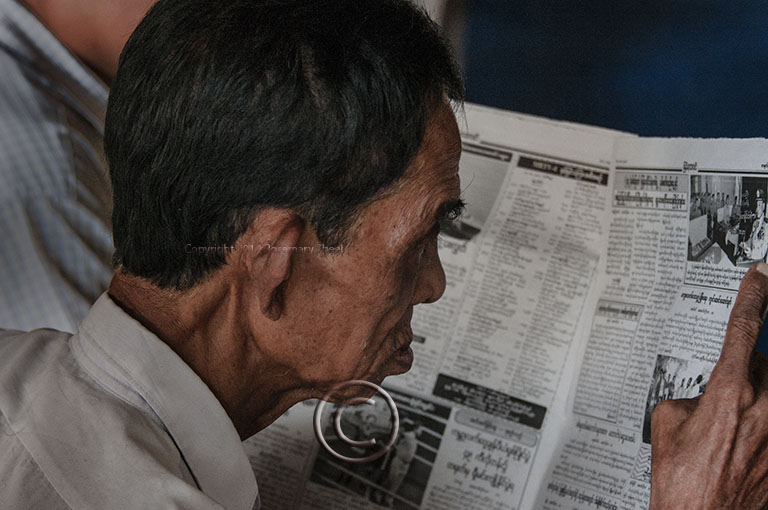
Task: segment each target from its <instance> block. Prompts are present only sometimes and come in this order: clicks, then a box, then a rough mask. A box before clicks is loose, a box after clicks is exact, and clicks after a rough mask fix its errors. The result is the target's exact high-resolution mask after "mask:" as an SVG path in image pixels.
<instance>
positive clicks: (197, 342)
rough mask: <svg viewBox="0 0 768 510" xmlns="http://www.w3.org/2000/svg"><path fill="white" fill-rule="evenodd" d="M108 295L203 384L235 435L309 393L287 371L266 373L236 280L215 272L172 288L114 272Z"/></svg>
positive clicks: (255, 429) (273, 417)
mask: <svg viewBox="0 0 768 510" xmlns="http://www.w3.org/2000/svg"><path fill="white" fill-rule="evenodd" d="M109 295H110V297H111V298H112V299H113V301H115V303H117V305H118V306H120V307H121V308H122V309H123V310H124V311H125V312H126V313H128V314H129V315H131V316H132V317H133V318H134V319H136V320H137V321H139V322H140V323H141V324H142V325H143V326H144V327H145V328H147V329H148V330H149V331H151V332H152V333H154V334H155V335H156V336H157V337H158V338H159V339H160V340H162V341H163V342H165V343H166V344H168V346H169V347H170V348H171V349H173V351H174V352H176V354H178V355H179V357H180V358H181V359H182V360H184V362H185V363H186V364H187V365H189V367H190V368H191V369H192V370H193V371H194V372H195V373H196V374H197V375H198V376H199V377H200V378H201V379H202V380H203V381H204V382H205V383H206V384H207V385H208V387H209V389H210V390H211V391H212V392H213V394H214V395H215V396H216V398H217V399H218V400H219V402H220V403H221V405H222V407H224V409H225V411H226V412H227V414H228V415H229V417H230V419H231V420H232V422H233V424H234V425H235V428H236V429H237V431H238V433H239V434H240V437H241V438H243V439H246V438H248V437H250V436H251V435H253V434H255V433H256V432H258V431H259V430H261V429H262V428H264V427H266V426H267V425H269V424H270V423H272V422H273V421H274V420H276V419H277V418H278V417H279V416H280V415H281V414H283V413H284V412H285V411H287V410H288V409H289V408H290V407H291V406H292V405H293V404H295V403H297V402H299V401H301V400H304V399H305V398H308V397H309V396H310V395H309V393H307V392H306V391H303V390H301V389H300V388H299V387H298V385H297V384H295V381H292V380H291V379H290V377H287V374H285V373H270V371H269V369H268V367H270V364H269V363H267V362H266V360H265V359H263V356H262V354H261V352H260V350H259V348H258V340H257V339H256V338H253V336H252V334H251V333H249V328H248V327H247V325H246V324H245V323H244V320H243V318H242V315H243V314H242V313H241V310H242V308H241V304H240V303H239V300H238V290H237V286H236V285H231V286H230V285H227V284H226V282H225V281H224V282H222V279H220V278H216V279H211V280H209V281H208V282H204V283H202V284H199V285H197V286H196V287H194V288H193V289H191V290H188V291H184V292H178V291H174V290H165V289H160V288H158V287H157V286H155V285H153V284H152V283H150V282H148V281H147V280H144V279H141V278H137V277H134V276H131V275H127V274H125V273H122V272H118V273H117V274H116V275H115V276H114V278H113V279H112V282H111V284H110V287H109ZM273 370H274V369H273ZM257 397H261V398H262V399H263V398H264V397H268V401H267V400H260V399H259V398H257Z"/></svg>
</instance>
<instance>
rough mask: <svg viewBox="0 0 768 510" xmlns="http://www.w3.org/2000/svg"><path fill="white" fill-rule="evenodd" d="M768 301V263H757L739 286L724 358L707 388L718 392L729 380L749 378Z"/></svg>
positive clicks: (723, 354)
mask: <svg viewBox="0 0 768 510" xmlns="http://www.w3.org/2000/svg"><path fill="white" fill-rule="evenodd" d="M766 304H768V265H766V264H762V263H760V264H755V265H754V266H752V267H751V268H750V270H749V271H748V272H747V274H746V275H745V276H744V279H743V280H742V281H741V286H740V287H739V294H738V296H736V302H735V303H734V305H733V310H731V318H730V320H729V321H728V330H727V332H726V334H725V342H724V343H723V350H722V351H721V353H720V360H719V361H718V362H717V365H716V366H715V369H714V370H713V372H712V377H711V378H710V381H709V383H708V384H707V391H708V392H709V391H710V389H711V390H713V391H715V390H716V389H717V388H718V387H720V386H721V385H723V384H725V383H727V382H728V381H733V380H739V381H749V377H750V360H751V359H752V353H753V351H754V349H755V344H756V343H757V339H758V336H759V335H760V330H761V328H762V325H763V311H764V310H765V307H766Z"/></svg>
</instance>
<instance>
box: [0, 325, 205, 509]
mask: <svg viewBox="0 0 768 510" xmlns="http://www.w3.org/2000/svg"><path fill="white" fill-rule="evenodd" d="M71 336H72V335H70V334H67V333H61V332H56V331H53V330H36V331H33V332H29V333H19V332H0V360H1V361H0V420H4V422H5V423H4V424H3V426H4V427H5V429H6V430H5V433H4V437H3V442H4V443H6V444H5V445H4V450H5V446H8V445H13V449H14V451H15V452H16V454H15V456H5V455H4V456H0V474H1V475H2V476H3V477H5V476H8V473H9V472H14V468H13V466H9V464H10V463H14V464H15V463H17V462H19V461H23V465H24V466H25V468H24V469H22V470H21V471H22V474H23V477H22V478H27V479H25V480H17V481H16V483H17V484H18V483H24V484H27V485H28V486H27V488H26V490H34V489H36V488H37V486H38V485H40V487H39V488H40V490H41V491H42V492H43V493H45V491H46V490H50V489H53V490H54V491H55V493H56V494H59V495H60V497H61V498H62V499H63V500H64V501H66V502H67V504H68V505H69V506H70V507H72V508H149V507H158V508H160V507H163V508H166V507H169V506H170V507H174V506H173V505H170V504H169V501H170V500H178V502H179V503H178V507H179V508H184V507H189V508H219V507H218V506H217V505H215V503H213V502H212V501H210V499H208V498H207V497H206V496H204V495H203V494H202V493H201V492H200V491H199V490H198V488H197V486H196V483H195V481H194V478H193V477H192V475H191V474H190V472H189V470H188V469H187V467H186V465H185V463H184V459H183V458H182V456H181V453H180V452H179V451H178V448H177V447H176V445H175V444H174V441H173V439H172V438H171V437H170V436H169V434H168V433H167V432H166V431H165V429H164V428H163V425H162V424H161V423H159V422H158V421H157V420H156V419H153V417H151V416H150V415H149V414H148V413H147V412H145V411H144V410H142V409H139V408H138V407H136V406H135V405H133V404H131V403H130V402H128V401H126V400H125V399H123V398H121V397H119V396H117V395H116V394H114V393H113V392H111V391H109V390H107V389H106V388H104V387H103V386H101V385H100V384H99V383H98V382H96V380H95V379H94V378H92V377H91V376H90V374H88V372H86V371H85V370H83V369H82V368H81V367H80V365H79V364H78V362H77V360H76V359H75V357H74V356H73V355H72V350H71V347H70V340H71V338H70V337H71ZM9 448H10V447H9ZM29 484H32V485H35V487H34V488H33V487H30V486H29ZM46 484H47V485H46ZM0 485H2V487H0V500H2V501H7V500H6V495H8V496H9V497H18V493H19V491H18V490H16V491H15V489H14V487H12V486H11V485H9V484H6V483H3V484H0ZM49 486H50V487H49ZM16 489H18V487H17V486H16ZM14 491H15V492H14ZM14 494H16V496H14ZM169 498H170V499H169ZM126 502H128V503H126ZM131 502H135V503H131ZM126 505H127V506H126ZM153 505H154V506H153Z"/></svg>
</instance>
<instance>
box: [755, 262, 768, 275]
mask: <svg viewBox="0 0 768 510" xmlns="http://www.w3.org/2000/svg"><path fill="white" fill-rule="evenodd" d="M755 269H757V270H758V271H760V272H761V273H763V274H764V275H765V276H768V264H765V263H763V262H758V263H757V264H755Z"/></svg>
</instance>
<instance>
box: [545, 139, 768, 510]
mask: <svg viewBox="0 0 768 510" xmlns="http://www.w3.org/2000/svg"><path fill="white" fill-rule="evenodd" d="M767 168H768V141H766V140H762V139H760V140H726V139H717V140H702V139H654V138H627V139H620V140H618V141H617V142H616V151H615V179H614V181H613V185H612V204H611V222H610V231H609V244H608V251H607V259H606V267H605V270H604V273H602V274H601V276H602V279H603V281H602V282H601V287H602V290H601V295H600V299H599V301H598V303H597V305H596V307H595V309H594V312H593V313H591V314H590V316H591V319H592V324H591V328H590V332H589V335H588V341H587V344H586V348H585V351H584V353H583V357H582V361H581V363H580V369H579V374H578V377H577V379H576V384H575V385H574V386H573V388H574V390H573V394H572V395H571V399H570V401H571V404H570V405H571V408H572V413H571V416H570V418H569V424H568V425H567V427H566V428H565V431H564V433H563V435H562V437H561V441H560V445H559V446H558V450H557V453H556V455H555V456H553V458H552V464H551V466H550V468H549V471H548V475H547V478H546V481H545V482H544V483H543V486H542V489H541V491H540V494H539V499H538V501H537V504H536V505H535V508H537V509H543V510H560V509H568V510H575V509H579V510H582V509H583V510H587V509H592V510H593V509H596V508H606V509H633V510H635V509H644V508H647V507H648V501H649V496H650V459H651V455H650V415H651V412H652V411H653V409H654V407H655V406H656V404H658V403H659V402H661V401H662V400H665V399H674V398H691V397H695V396H697V395H699V394H700V393H702V392H703V391H704V388H705V386H706V384H707V380H708V378H709V375H710V373H711V371H712V368H713V366H714V364H715V362H716V361H717V359H718V357H719V353H720V348H721V344H722V341H723V338H724V334H725V328H726V324H727V320H728V316H729V314H730V310H731V307H732V305H733V302H734V300H735V297H736V290H737V288H738V285H739V282H740V280H741V278H742V277H743V275H744V273H745V272H746V271H747V269H748V268H749V266H751V265H752V264H754V263H756V262H757V261H761V260H765V256H766V252H767V251H768V226H766V220H765V197H766V193H768V173H766V169H767Z"/></svg>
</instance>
